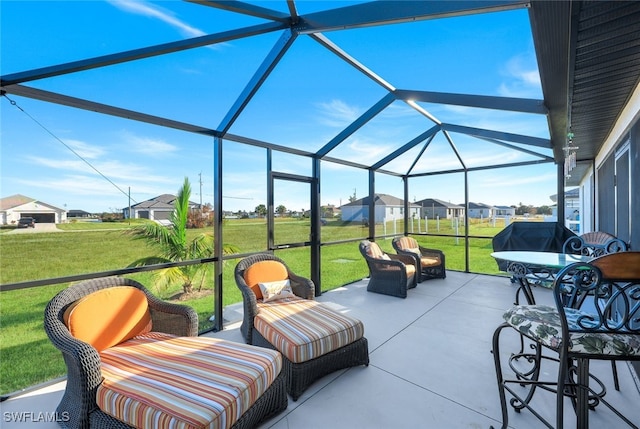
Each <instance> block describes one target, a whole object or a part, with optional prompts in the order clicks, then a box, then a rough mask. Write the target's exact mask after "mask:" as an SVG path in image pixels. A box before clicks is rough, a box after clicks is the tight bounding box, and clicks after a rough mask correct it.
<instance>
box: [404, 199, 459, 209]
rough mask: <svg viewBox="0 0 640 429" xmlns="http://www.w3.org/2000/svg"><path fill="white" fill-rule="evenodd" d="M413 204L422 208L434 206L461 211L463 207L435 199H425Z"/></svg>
mask: <svg viewBox="0 0 640 429" xmlns="http://www.w3.org/2000/svg"><path fill="white" fill-rule="evenodd" d="M415 204H417V205H419V206H422V207H429V206H431V205H435V206H438V207H447V208H450V209H463V208H464V204H463V205H458V204H453V203H450V202H447V201H443V200H439V199H437V198H425V199H424V200H420V201H416V202H415Z"/></svg>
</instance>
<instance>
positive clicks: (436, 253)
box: [420, 246, 444, 259]
mask: <svg viewBox="0 0 640 429" xmlns="http://www.w3.org/2000/svg"><path fill="white" fill-rule="evenodd" d="M420 254H421V255H422V256H427V257H432V258H440V259H442V258H443V256H444V252H443V251H442V250H439V249H429V248H427V247H422V246H420Z"/></svg>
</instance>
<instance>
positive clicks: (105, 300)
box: [63, 286, 151, 351]
mask: <svg viewBox="0 0 640 429" xmlns="http://www.w3.org/2000/svg"><path fill="white" fill-rule="evenodd" d="M63 318H64V323H65V325H67V328H68V329H69V332H71V335H73V336H74V337H75V338H77V339H79V340H81V341H84V342H85V343H89V344H91V345H92V346H93V347H94V348H95V349H96V350H98V351H102V350H104V349H107V348H109V347H112V346H115V345H116V344H120V343H121V342H123V341H126V340H128V339H130V338H133V337H135V336H137V335H140V334H144V333H147V332H149V331H151V313H150V312H149V304H148V302H147V296H146V295H145V294H144V292H142V291H141V290H140V289H137V288H135V287H131V286H116V287H112V288H107V289H102V290H99V291H96V292H93V293H91V294H89V295H87V296H85V297H83V298H81V299H79V300H78V301H76V302H74V303H73V304H71V305H70V306H69V308H67V310H66V311H65V312H64V316H63Z"/></svg>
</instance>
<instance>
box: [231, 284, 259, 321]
mask: <svg viewBox="0 0 640 429" xmlns="http://www.w3.org/2000/svg"><path fill="white" fill-rule="evenodd" d="M236 284H237V285H238V289H240V292H241V293H242V302H243V309H244V314H245V319H246V320H250V321H253V318H254V317H255V316H256V315H257V314H258V298H256V294H255V293H253V290H251V288H250V287H249V285H248V284H247V283H246V282H245V281H244V278H242V276H236ZM252 323H253V322H252Z"/></svg>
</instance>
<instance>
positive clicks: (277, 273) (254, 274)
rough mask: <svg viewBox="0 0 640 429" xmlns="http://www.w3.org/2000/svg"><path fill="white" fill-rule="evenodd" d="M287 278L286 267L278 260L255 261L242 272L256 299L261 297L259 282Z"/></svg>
mask: <svg viewBox="0 0 640 429" xmlns="http://www.w3.org/2000/svg"><path fill="white" fill-rule="evenodd" d="M288 278H289V273H287V267H285V266H284V265H283V264H282V263H281V262H278V261H260V262H256V263H255V264H253V265H251V266H250V267H249V268H247V269H246V270H245V272H244V281H245V283H247V285H248V286H249V287H250V288H251V290H253V293H254V294H255V295H256V299H262V291H261V290H260V286H259V285H258V284H259V283H266V282H276V281H278V280H286V279H288Z"/></svg>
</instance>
